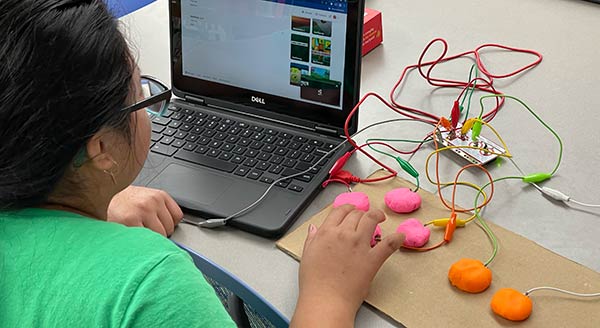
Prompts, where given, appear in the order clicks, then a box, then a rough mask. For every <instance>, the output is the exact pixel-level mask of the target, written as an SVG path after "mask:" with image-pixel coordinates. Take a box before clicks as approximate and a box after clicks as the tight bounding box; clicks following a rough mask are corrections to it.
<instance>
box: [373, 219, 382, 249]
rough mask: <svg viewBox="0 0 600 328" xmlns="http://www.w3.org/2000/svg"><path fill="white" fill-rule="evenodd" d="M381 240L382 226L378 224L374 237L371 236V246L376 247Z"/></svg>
mask: <svg viewBox="0 0 600 328" xmlns="http://www.w3.org/2000/svg"><path fill="white" fill-rule="evenodd" d="M380 241H381V227H380V226H379V224H378V225H376V226H375V231H373V237H371V247H375V245H377V243H378V242H380Z"/></svg>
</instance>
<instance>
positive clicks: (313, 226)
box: [308, 223, 317, 232]
mask: <svg viewBox="0 0 600 328" xmlns="http://www.w3.org/2000/svg"><path fill="white" fill-rule="evenodd" d="M315 230H317V227H316V226H315V225H314V224H312V223H311V224H309V225H308V232H314V231H315Z"/></svg>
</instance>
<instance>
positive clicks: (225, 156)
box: [219, 152, 233, 161]
mask: <svg viewBox="0 0 600 328" xmlns="http://www.w3.org/2000/svg"><path fill="white" fill-rule="evenodd" d="M231 157H233V155H232V154H231V153H226V152H222V153H221V156H219V159H222V160H224V161H228V160H230V159H231Z"/></svg>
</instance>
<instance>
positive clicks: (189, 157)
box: [175, 150, 237, 173]
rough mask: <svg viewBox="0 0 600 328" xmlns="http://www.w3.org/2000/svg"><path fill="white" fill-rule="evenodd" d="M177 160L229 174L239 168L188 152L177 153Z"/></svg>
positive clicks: (180, 151)
mask: <svg viewBox="0 0 600 328" xmlns="http://www.w3.org/2000/svg"><path fill="white" fill-rule="evenodd" d="M175 158H177V159H181V160H184V161H188V162H192V163H195V164H199V165H202V166H207V167H210V168H213V169H216V170H219V171H224V172H229V173H231V172H233V170H235V168H236V167H237V165H235V164H233V163H229V162H226V161H222V160H220V159H217V158H212V157H208V156H204V155H201V154H198V153H197V152H196V153H192V152H189V151H186V150H179V151H177V153H176V154H175Z"/></svg>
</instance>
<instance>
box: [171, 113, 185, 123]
mask: <svg viewBox="0 0 600 328" xmlns="http://www.w3.org/2000/svg"><path fill="white" fill-rule="evenodd" d="M184 117H185V114H183V113H181V112H179V113H176V114H175V115H173V116H171V119H173V120H175V121H181V120H182V119H183V118H184Z"/></svg>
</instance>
